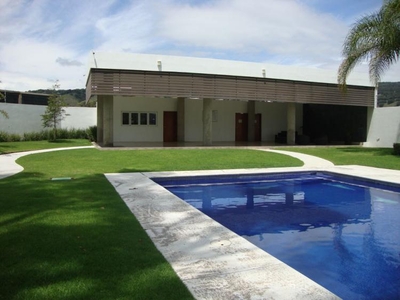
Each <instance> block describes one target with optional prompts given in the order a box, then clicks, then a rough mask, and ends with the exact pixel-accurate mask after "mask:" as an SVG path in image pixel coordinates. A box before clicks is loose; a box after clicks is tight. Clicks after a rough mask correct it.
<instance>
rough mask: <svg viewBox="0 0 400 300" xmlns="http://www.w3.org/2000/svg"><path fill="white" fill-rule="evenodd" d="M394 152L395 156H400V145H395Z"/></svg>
mask: <svg viewBox="0 0 400 300" xmlns="http://www.w3.org/2000/svg"><path fill="white" fill-rule="evenodd" d="M393 150H394V154H395V155H400V143H394V144H393Z"/></svg>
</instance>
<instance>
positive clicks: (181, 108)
mask: <svg viewBox="0 0 400 300" xmlns="http://www.w3.org/2000/svg"><path fill="white" fill-rule="evenodd" d="M177 121H178V142H184V141H185V98H182V97H178V120H177Z"/></svg>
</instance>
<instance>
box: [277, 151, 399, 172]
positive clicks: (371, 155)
mask: <svg viewBox="0 0 400 300" xmlns="http://www.w3.org/2000/svg"><path fill="white" fill-rule="evenodd" d="M280 149H281V150H286V151H294V152H301V153H305V154H310V155H315V156H318V157H321V158H324V159H327V160H330V161H331V162H333V163H334V164H335V165H362V166H369V167H377V168H385V169H394V170H400V156H398V155H397V156H396V155H394V154H393V148H362V147H286V148H280Z"/></svg>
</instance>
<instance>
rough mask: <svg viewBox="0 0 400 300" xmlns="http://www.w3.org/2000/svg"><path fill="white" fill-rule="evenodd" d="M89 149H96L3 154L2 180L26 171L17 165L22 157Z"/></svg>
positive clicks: (0, 168) (67, 148)
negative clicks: (17, 161)
mask: <svg viewBox="0 0 400 300" xmlns="http://www.w3.org/2000/svg"><path fill="white" fill-rule="evenodd" d="M87 148H94V146H79V147H65V148H53V149H44V150H35V151H25V152H16V153H9V154H2V155H0V179H3V178H6V177H10V176H12V175H15V174H17V173H19V172H22V171H23V170H24V168H23V167H21V166H20V165H19V164H17V163H16V160H17V159H18V158H20V157H22V156H26V155H29V154H36V153H46V152H52V151H62V150H75V149H87Z"/></svg>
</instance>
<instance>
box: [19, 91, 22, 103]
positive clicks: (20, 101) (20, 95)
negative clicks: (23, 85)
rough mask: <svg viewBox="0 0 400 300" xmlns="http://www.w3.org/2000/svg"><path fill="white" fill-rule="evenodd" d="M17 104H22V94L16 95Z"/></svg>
mask: <svg viewBox="0 0 400 300" xmlns="http://www.w3.org/2000/svg"><path fill="white" fill-rule="evenodd" d="M18 104H22V93H19V94H18Z"/></svg>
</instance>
